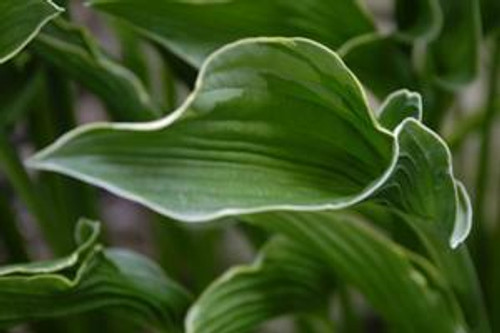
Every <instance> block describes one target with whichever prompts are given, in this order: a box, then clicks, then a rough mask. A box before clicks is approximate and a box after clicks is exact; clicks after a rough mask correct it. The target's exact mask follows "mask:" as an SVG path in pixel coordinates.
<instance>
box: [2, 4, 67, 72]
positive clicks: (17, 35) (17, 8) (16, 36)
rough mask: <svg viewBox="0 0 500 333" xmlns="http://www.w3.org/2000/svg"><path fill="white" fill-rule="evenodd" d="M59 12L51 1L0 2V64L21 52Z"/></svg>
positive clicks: (60, 9) (58, 8) (59, 9)
mask: <svg viewBox="0 0 500 333" xmlns="http://www.w3.org/2000/svg"><path fill="white" fill-rule="evenodd" d="M61 11H62V8H60V7H58V6H57V5H56V4H55V3H53V2H52V1H51V0H23V1H19V0H2V2H1V3H0V64H2V63H4V62H6V61H7V60H9V59H10V58H12V57H13V56H15V55H16V54H17V53H18V52H19V51H21V50H22V49H23V48H24V47H25V46H26V45H27V44H28V43H29V42H30V41H31V40H32V39H33V38H34V37H35V36H36V35H37V34H38V32H39V31H40V29H41V28H42V27H43V26H44V25H45V24H46V23H47V22H49V21H50V20H51V19H53V18H54V17H56V16H57V15H59V13H60V12H61Z"/></svg>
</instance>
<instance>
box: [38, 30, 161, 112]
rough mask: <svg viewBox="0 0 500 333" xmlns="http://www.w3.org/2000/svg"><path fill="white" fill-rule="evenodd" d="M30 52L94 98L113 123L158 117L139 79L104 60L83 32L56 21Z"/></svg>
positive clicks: (94, 44)
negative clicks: (100, 103) (104, 109)
mask: <svg viewBox="0 0 500 333" xmlns="http://www.w3.org/2000/svg"><path fill="white" fill-rule="evenodd" d="M33 49H34V50H35V51H36V53H37V55H39V56H40V57H42V58H43V59H44V60H46V61H48V62H49V63H50V64H52V65H53V66H55V67H56V68H57V69H59V70H60V71H62V72H64V73H65V74H66V75H68V76H69V77H71V78H73V79H74V80H76V81H78V82H79V83H81V84H82V85H84V86H85V87H87V88H88V89H89V90H91V91H92V92H93V93H95V94H96V95H98V96H99V97H100V98H101V99H102V100H103V102H104V103H105V104H106V106H107V108H108V110H109V111H110V113H111V115H112V117H113V118H114V119H115V120H130V121H132V120H133V121H141V120H152V119H154V118H156V117H157V116H159V115H160V111H159V110H158V107H157V106H156V105H155V103H154V102H153V101H152V100H151V97H150V96H149V94H148V92H147V90H146V88H145V87H144V85H143V83H142V82H141V81H140V79H139V78H137V77H136V76H135V74H134V73H132V72H131V71H129V70H128V69H127V68H125V67H123V66H121V65H120V64H118V63H117V62H115V61H114V60H112V59H111V58H110V57H109V56H107V55H106V54H105V53H104V51H102V50H101V49H100V48H99V46H98V45H97V44H96V43H95V42H94V41H93V40H92V39H91V37H90V36H89V35H88V33H87V31H86V30H84V29H82V28H79V27H76V26H73V25H71V24H70V23H67V22H65V21H62V20H58V21H57V22H54V23H53V24H50V25H48V26H47V27H46V28H45V29H44V31H43V32H42V33H41V34H40V35H39V36H38V38H37V39H36V42H35V43H33Z"/></svg>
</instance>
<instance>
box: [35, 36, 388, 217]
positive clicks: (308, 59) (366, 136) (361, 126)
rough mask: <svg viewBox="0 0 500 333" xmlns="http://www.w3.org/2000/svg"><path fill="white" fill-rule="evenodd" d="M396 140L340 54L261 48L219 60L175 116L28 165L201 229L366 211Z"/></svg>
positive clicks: (115, 127)
mask: <svg viewBox="0 0 500 333" xmlns="http://www.w3.org/2000/svg"><path fill="white" fill-rule="evenodd" d="M290 68H293V69H294V70H293V71H291V70H290ZM392 141H393V140H392V137H391V135H390V133H389V132H387V131H385V130H382V129H381V128H380V127H378V126H377V125H376V123H375V120H374V118H373V115H372V114H371V113H370V111H369V110H368V106H367V104H366V101H365V98H364V94H363V91H362V90H361V88H360V85H359V83H358V81H357V80H356V79H355V78H354V76H353V75H352V74H351V73H350V71H349V70H348V69H347V68H346V67H345V65H344V64H343V63H342V61H341V60H340V59H339V58H338V57H337V56H336V55H335V54H334V53H332V52H331V51H329V50H328V49H326V48H323V47H321V46H320V45H319V44H316V43H314V42H311V41H307V40H303V39H251V40H246V41H243V42H239V43H237V44H233V45H231V46H228V47H226V48H224V49H222V50H221V51H220V52H217V53H216V54H215V55H214V56H212V57H211V58H210V60H209V61H208V62H207V63H206V65H205V67H204V68H203V69H202V72H201V74H200V77H199V79H198V82H197V88H196V89H195V91H194V92H193V94H192V95H191V96H190V97H189V98H188V99H187V100H186V103H185V104H184V105H183V106H181V108H180V109H178V110H177V111H176V112H174V113H173V114H172V115H170V116H168V117H166V118H164V119H163V120H161V121H159V122H154V123H149V124H144V125H141V124H94V125H90V126H87V127H84V128H80V129H78V130H76V131H75V132H73V133H71V134H69V135H67V136H65V137H63V138H62V139H61V140H59V141H58V142H57V143H55V144H54V145H53V146H52V147H49V148H48V149H47V150H45V151H43V152H42V153H40V154H38V155H37V156H36V157H34V158H33V159H32V160H31V161H30V164H31V165H32V166H36V167H37V168H40V169H47V170H54V171H58V172H62V173H65V174H69V175H72V176H75V177H77V178H80V179H83V180H85V181H88V182H91V183H93V184H96V185H98V186H102V187H104V188H106V189H109V190H111V191H112V192H114V193H117V194H119V195H122V196H125V197H127V198H131V199H133V200H136V201H139V202H141V203H143V204H145V205H147V206H148V207H150V208H152V209H154V210H157V211H158V212H160V213H163V214H165V215H169V216H171V217H173V218H176V219H179V220H186V221H202V220H210V219H214V218H216V217H220V216H224V215H233V214H242V213H249V212H254V211H263V210H274V209H278V208H288V209H293V210H304V209H308V210H310V209H324V208H336V207H345V206H347V205H350V204H352V203H353V202H356V201H360V200H362V199H363V198H365V197H366V196H367V195H369V193H371V192H373V190H374V189H375V187H376V186H375V185H376V184H379V183H380V181H381V180H382V179H384V178H385V177H386V173H387V172H390V171H388V168H389V165H390V164H391V159H392V158H393V157H392V149H393V143H392Z"/></svg>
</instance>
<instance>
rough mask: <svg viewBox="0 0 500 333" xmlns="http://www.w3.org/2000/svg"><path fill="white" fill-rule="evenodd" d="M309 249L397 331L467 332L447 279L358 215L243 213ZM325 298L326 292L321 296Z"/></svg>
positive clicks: (247, 217)
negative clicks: (353, 288) (358, 292)
mask: <svg viewBox="0 0 500 333" xmlns="http://www.w3.org/2000/svg"><path fill="white" fill-rule="evenodd" d="M243 220H246V221H249V222H251V223H255V224H257V225H259V226H261V227H264V228H266V229H268V230H270V231H273V232H277V233H280V234H284V235H286V236H287V237H288V238H289V239H290V240H291V241H293V243H294V244H295V246H300V247H303V248H305V249H308V251H310V252H311V253H313V255H315V256H316V257H317V259H319V260H321V262H322V263H323V267H324V269H325V270H329V271H330V272H331V273H334V274H336V275H337V276H338V277H339V279H340V280H342V281H343V282H345V283H347V284H349V285H352V286H354V287H355V288H357V289H358V290H359V291H360V292H361V293H362V294H363V296H364V297H366V299H367V300H368V301H369V302H370V304H371V305H372V306H373V307H374V308H375V310H376V311H377V312H379V313H380V314H381V315H382V317H383V318H384V319H385V321H386V323H387V324H388V327H389V331H394V332H465V331H467V327H466V324H465V323H464V321H463V317H462V314H461V313H460V310H459V307H458V302H457V300H456V299H455V297H454V296H453V295H452V292H451V290H450V289H449V285H448V284H447V283H446V280H445V278H444V277H443V276H442V275H441V274H440V273H439V271H438V270H436V268H435V267H434V266H433V265H432V264H430V262H428V261H427V260H426V259H424V258H422V257H420V256H418V255H416V254H414V253H411V252H409V251H407V250H405V249H404V248H402V247H400V246H398V245H397V244H395V243H394V242H392V241H391V240H390V239H389V238H387V237H386V236H384V235H383V234H382V233H380V232H379V231H377V230H376V229H375V228H373V227H371V226H369V225H368V224H367V223H366V221H364V220H363V219H361V218H360V217H359V216H356V215H352V214H345V213H332V212H300V213H299V212H294V213H291V212H275V213H264V214H260V215H258V214H257V215H250V216H245V217H243ZM323 297H324V296H323Z"/></svg>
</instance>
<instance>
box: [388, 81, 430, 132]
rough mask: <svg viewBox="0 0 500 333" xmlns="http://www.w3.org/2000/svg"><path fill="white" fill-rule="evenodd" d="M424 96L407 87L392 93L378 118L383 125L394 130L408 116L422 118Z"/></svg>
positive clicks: (419, 119)
mask: <svg viewBox="0 0 500 333" xmlns="http://www.w3.org/2000/svg"><path fill="white" fill-rule="evenodd" d="M422 112H423V111H422V97H420V95H419V94H418V93H415V92H411V91H408V90H406V89H402V90H398V91H395V92H393V93H392V94H390V95H389V96H388V97H387V98H386V99H385V101H384V103H383V104H382V105H381V106H380V110H379V112H378V120H379V122H380V124H381V125H382V126H384V127H385V128H387V129H388V130H390V131H393V130H394V129H395V128H396V127H397V126H398V125H399V124H400V123H402V122H403V120H405V119H406V118H415V119H417V120H418V121H421V120H422Z"/></svg>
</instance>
